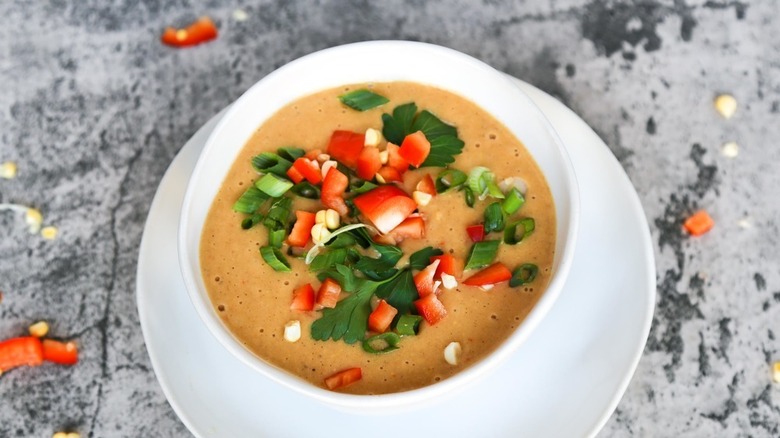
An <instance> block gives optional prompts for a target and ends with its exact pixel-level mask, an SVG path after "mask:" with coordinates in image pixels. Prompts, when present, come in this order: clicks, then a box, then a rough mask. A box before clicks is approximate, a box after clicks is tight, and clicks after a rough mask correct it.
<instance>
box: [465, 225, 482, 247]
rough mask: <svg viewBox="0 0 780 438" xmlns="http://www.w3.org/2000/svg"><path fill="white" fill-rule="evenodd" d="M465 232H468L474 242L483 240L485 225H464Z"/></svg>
mask: <svg viewBox="0 0 780 438" xmlns="http://www.w3.org/2000/svg"><path fill="white" fill-rule="evenodd" d="M466 233H468V235H469V238H470V239H471V241H472V242H475V243H476V242H482V241H483V240H485V226H484V225H482V224H479V225H469V226H468V227H466Z"/></svg>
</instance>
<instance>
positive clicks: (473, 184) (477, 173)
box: [466, 166, 490, 199]
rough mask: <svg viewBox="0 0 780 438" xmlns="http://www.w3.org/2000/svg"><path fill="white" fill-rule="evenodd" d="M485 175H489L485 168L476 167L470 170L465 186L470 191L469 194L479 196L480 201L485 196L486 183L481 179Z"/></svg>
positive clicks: (488, 170)
mask: <svg viewBox="0 0 780 438" xmlns="http://www.w3.org/2000/svg"><path fill="white" fill-rule="evenodd" d="M485 173H488V174H490V169H488V168H487V167H482V166H477V167H475V168H473V169H471V172H469V177H468V179H467V180H466V184H467V185H468V186H469V188H470V189H471V192H472V193H474V195H475V196H479V198H480V199H484V198H483V196H485V194H486V193H487V189H488V188H487V182H486V180H485V178H483V175H484V174H485Z"/></svg>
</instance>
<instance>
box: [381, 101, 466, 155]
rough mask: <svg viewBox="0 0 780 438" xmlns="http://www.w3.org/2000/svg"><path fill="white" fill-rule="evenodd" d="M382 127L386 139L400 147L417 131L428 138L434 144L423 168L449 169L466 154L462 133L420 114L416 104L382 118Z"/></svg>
mask: <svg viewBox="0 0 780 438" xmlns="http://www.w3.org/2000/svg"><path fill="white" fill-rule="evenodd" d="M382 123H383V127H382V135H384V137H385V138H386V139H387V140H388V141H390V142H392V143H395V144H398V145H400V144H401V143H402V142H403V141H404V137H406V136H407V135H409V134H412V133H414V132H417V131H422V132H423V134H425V138H427V139H428V141H429V142H430V143H431V151H430V153H429V154H428V158H426V159H425V161H424V162H423V163H422V165H421V166H420V167H446V166H447V165H448V164H451V163H452V162H454V161H455V156H456V155H458V154H460V153H461V152H462V151H463V145H464V143H463V140H461V139H460V138H458V130H457V129H456V128H455V127H454V126H452V125H448V124H446V123H444V122H443V121H442V120H441V119H439V118H438V117H436V116H435V115H434V114H433V113H431V112H430V111H428V110H422V111H421V112H420V113H417V105H416V104H415V103H414V102H410V103H406V104H403V105H399V106H397V107H395V109H394V110H393V114H392V115H390V114H386V113H385V114H382Z"/></svg>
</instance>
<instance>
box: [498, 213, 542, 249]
mask: <svg viewBox="0 0 780 438" xmlns="http://www.w3.org/2000/svg"><path fill="white" fill-rule="evenodd" d="M518 229H519V230H520V234H519V235H518ZM534 229H536V222H535V221H534V220H533V219H532V218H525V219H520V220H518V221H514V222H510V223H509V224H508V225H507V226H506V229H504V243H506V244H507V245H517V244H518V243H520V242H522V241H523V240H525V239H527V238H528V236H530V235H531V234H533V232H534Z"/></svg>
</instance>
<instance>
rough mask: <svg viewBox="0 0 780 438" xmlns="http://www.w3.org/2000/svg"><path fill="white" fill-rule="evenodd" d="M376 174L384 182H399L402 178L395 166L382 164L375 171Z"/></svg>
mask: <svg viewBox="0 0 780 438" xmlns="http://www.w3.org/2000/svg"><path fill="white" fill-rule="evenodd" d="M376 174H377V175H379V176H381V177H382V179H383V180H384V181H385V182H386V183H391V182H401V181H403V179H402V178H401V172H399V171H398V170H397V169H396V168H394V167H390V166H382V168H381V169H379V170H378V171H377V172H376Z"/></svg>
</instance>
